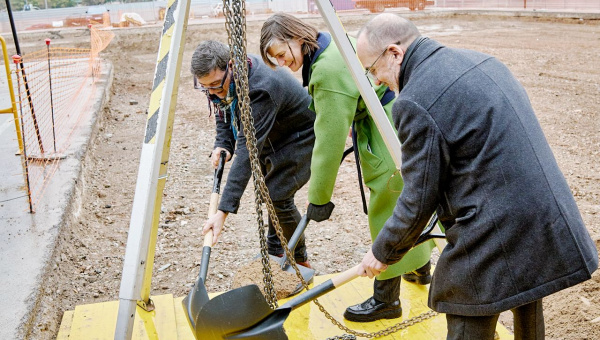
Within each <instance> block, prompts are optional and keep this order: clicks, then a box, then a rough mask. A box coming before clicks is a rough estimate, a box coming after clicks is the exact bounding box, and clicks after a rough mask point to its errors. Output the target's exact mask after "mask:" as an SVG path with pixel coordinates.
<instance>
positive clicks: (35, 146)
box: [14, 27, 114, 212]
mask: <svg viewBox="0 0 600 340" xmlns="http://www.w3.org/2000/svg"><path fill="white" fill-rule="evenodd" d="M90 32H91V43H90V45H91V46H90V48H89V49H83V48H64V47H52V46H51V43H50V44H49V45H47V46H45V48H43V49H41V50H38V51H35V52H32V53H28V54H25V55H23V56H22V57H21V59H20V62H19V60H18V59H16V61H17V62H15V64H14V65H15V67H16V75H17V82H16V84H15V85H16V87H17V90H16V91H15V92H16V96H17V98H16V100H17V108H18V111H19V119H20V123H21V129H22V135H23V145H24V153H23V157H22V160H23V169H24V170H25V173H24V178H25V182H26V190H28V195H29V199H30V207H29V208H30V210H31V211H32V212H33V211H34V210H35V208H34V207H35V205H36V203H38V202H39V200H40V198H41V197H42V196H43V194H44V191H45V189H46V187H47V185H48V182H49V181H50V179H51V178H52V176H53V175H54V173H55V172H56V170H57V169H58V167H59V165H60V162H61V161H63V160H64V159H65V157H66V156H68V154H67V151H68V149H69V146H70V142H71V137H72V135H73V132H74V131H75V130H76V129H77V127H78V126H79V125H80V122H81V119H82V118H83V117H84V116H85V115H86V113H88V112H89V111H90V108H91V106H90V105H91V104H92V103H91V99H92V98H93V97H94V95H95V92H96V91H95V90H96V80H97V76H98V75H99V74H100V72H101V66H102V64H101V60H100V58H99V53H100V51H101V50H102V49H104V48H106V46H107V45H108V44H109V43H110V40H111V39H112V38H113V37H114V34H113V33H112V32H100V31H98V29H96V28H95V27H90Z"/></svg>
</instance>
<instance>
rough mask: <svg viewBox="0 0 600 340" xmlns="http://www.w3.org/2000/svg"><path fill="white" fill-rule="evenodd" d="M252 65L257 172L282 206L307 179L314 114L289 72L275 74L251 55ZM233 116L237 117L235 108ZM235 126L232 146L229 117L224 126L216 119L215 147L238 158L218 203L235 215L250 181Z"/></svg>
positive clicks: (250, 82)
mask: <svg viewBox="0 0 600 340" xmlns="http://www.w3.org/2000/svg"><path fill="white" fill-rule="evenodd" d="M250 60H251V65H252V66H251V67H250V69H249V72H248V87H249V97H250V108H251V110H252V118H253V119H254V129H255V135H256V140H257V141H256V144H257V148H258V156H259V160H260V165H261V171H262V172H263V175H264V176H265V184H266V185H267V187H268V189H269V195H270V196H271V199H272V200H273V201H282V200H286V199H289V198H291V197H293V196H294V194H295V193H296V191H298V189H300V188H301V187H302V186H303V185H304V184H306V182H308V179H309V178H310V159H311V156H312V149H313V145H314V142H315V134H314V131H313V124H314V122H315V113H314V112H312V111H311V110H309V109H308V106H309V104H310V101H311V99H310V96H309V95H308V91H307V90H306V89H305V88H303V87H302V85H301V84H300V82H299V81H298V80H297V79H296V78H294V76H293V75H292V74H291V73H290V72H289V71H288V70H286V69H283V68H277V69H276V70H273V69H271V68H270V67H268V66H266V65H265V64H264V62H263V61H262V59H261V58H260V57H257V56H255V55H251V56H250ZM236 114H237V115H238V117H239V105H238V108H237V109H236ZM217 116H218V115H217ZM238 121H239V120H238ZM239 125H240V126H239V128H240V129H239V130H240V131H239V133H238V140H237V143H236V140H235V139H234V137H233V132H232V130H231V126H230V118H229V117H227V120H226V121H225V120H224V119H222V118H220V117H217V135H216V139H215V145H214V146H215V147H223V148H225V149H227V150H228V151H229V152H231V153H232V154H233V149H234V148H235V155H236V157H235V158H234V160H233V163H232V165H231V168H230V169H229V174H228V175H227V183H226V185H225V188H224V189H223V192H222V197H221V202H220V203H219V210H222V211H226V212H233V213H236V212H237V210H238V208H239V205H240V198H241V197H242V194H243V193H244V190H245V189H246V186H247V185H248V181H249V180H250V177H251V176H252V173H251V167H250V159H249V155H248V149H247V148H246V137H245V135H244V131H243V128H242V123H241V122H239ZM236 144H237V146H236Z"/></svg>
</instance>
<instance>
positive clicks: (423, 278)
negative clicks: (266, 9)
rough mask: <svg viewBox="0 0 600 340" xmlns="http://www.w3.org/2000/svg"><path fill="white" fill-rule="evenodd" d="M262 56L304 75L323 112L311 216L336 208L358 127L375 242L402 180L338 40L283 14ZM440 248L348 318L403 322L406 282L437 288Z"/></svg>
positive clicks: (405, 265) (267, 30) (397, 270)
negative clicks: (339, 180) (433, 270)
mask: <svg viewBox="0 0 600 340" xmlns="http://www.w3.org/2000/svg"><path fill="white" fill-rule="evenodd" d="M353 43H354V41H353ZM260 51H261V55H262V58H263V60H264V61H265V63H266V64H267V65H270V66H272V67H275V66H276V65H277V64H278V65H279V66H287V67H289V68H290V70H292V71H293V72H296V71H299V70H302V79H303V85H304V86H308V92H309V94H310V95H311V97H312V102H311V105H310V108H311V109H312V110H313V111H314V112H315V113H316V120H315V125H314V130H315V137H316V139H315V146H314V149H313V154H312V160H311V176H310V182H309V189H308V200H309V208H308V213H309V215H310V212H311V211H313V212H314V211H317V212H319V211H325V210H327V208H328V207H329V206H331V202H330V201H331V196H332V194H333V188H334V185H335V179H336V177H337V173H338V169H339V166H340V160H341V159H342V155H343V153H344V148H345V143H346V138H347V136H348V130H349V129H350V127H351V126H352V127H353V131H354V132H353V133H356V141H357V143H356V144H357V145H356V146H357V149H358V154H359V156H360V167H361V169H362V174H363V179H364V183H365V185H366V186H367V187H368V188H369V189H370V195H369V205H368V220H369V228H370V231H371V238H372V239H373V240H374V239H375V238H376V237H377V234H378V233H379V231H380V230H381V229H382V228H383V225H384V223H385V221H386V220H387V219H388V218H389V217H390V216H391V214H392V212H393V210H394V207H395V205H396V201H397V200H398V196H399V195H400V191H401V190H402V179H401V176H399V175H396V176H394V173H395V172H396V166H395V164H394V161H393V159H392V157H391V155H390V153H389V151H388V150H387V147H386V145H385V143H384V141H383V138H382V137H381V135H380V133H379V131H378V130H377V126H376V125H375V121H374V120H373V118H372V117H371V115H370V114H369V112H368V110H367V108H366V105H365V103H364V101H363V100H362V99H361V98H360V93H359V91H358V88H357V87H356V84H355V83H354V80H353V79H352V76H351V74H350V71H349V70H348V68H347V67H346V63H345V62H344V60H343V58H342V55H341V53H340V52H339V50H338V48H337V46H336V45H335V42H334V41H332V39H331V35H329V33H326V32H319V31H318V30H317V29H316V28H314V27H312V26H310V25H308V24H306V23H304V22H303V21H301V20H300V19H298V18H296V17H294V16H292V15H289V14H284V13H277V14H275V15H273V16H271V17H270V18H269V19H267V21H265V23H264V24H263V27H262V30H261V39H260ZM375 90H376V92H377V94H378V96H379V98H380V101H381V103H382V105H383V107H384V109H385V112H386V114H387V116H388V119H390V120H391V113H390V112H391V108H392V105H393V102H394V93H393V92H391V91H390V90H389V89H388V88H387V87H377V88H376V89H375ZM316 215H319V214H316ZM320 215H323V214H320ZM325 215H328V214H327V213H325ZM327 218H328V216H325V217H324V218H323V219H327ZM317 221H318V220H317ZM432 248H433V242H428V243H424V244H421V245H419V246H418V247H416V248H414V249H412V250H411V251H410V252H409V253H408V254H407V255H406V256H405V257H404V258H403V259H402V261H400V262H398V263H396V264H394V265H391V266H389V267H388V268H387V270H385V271H384V272H382V273H381V274H380V275H379V276H378V277H377V278H376V279H375V283H374V293H373V297H371V298H369V299H367V300H366V301H364V302H362V303H360V304H357V305H354V306H350V307H348V308H347V309H346V312H345V313H344V317H345V318H346V319H348V320H350V321H356V322H369V321H375V320H379V319H383V318H387V319H391V318H397V317H399V316H400V315H401V314H402V308H401V306H400V281H401V280H400V277H401V275H402V276H404V277H405V279H407V280H410V281H412V282H416V283H420V284H427V283H429V282H430V281H431V276H430V273H429V267H430V266H429V257H430V255H431V249H432ZM406 273H408V274H406ZM403 274H406V275H403Z"/></svg>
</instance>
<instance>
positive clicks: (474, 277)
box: [357, 14, 598, 340]
mask: <svg viewBox="0 0 600 340" xmlns="http://www.w3.org/2000/svg"><path fill="white" fill-rule="evenodd" d="M357 52H358V56H359V58H360V60H361V62H362V63H363V65H365V66H368V67H367V71H368V73H369V74H370V76H371V77H372V79H373V80H374V81H375V83H377V84H379V83H385V84H387V85H388V86H389V87H390V88H391V89H393V90H395V91H396V92H398V93H399V94H398V97H397V99H396V102H395V104H394V107H393V115H394V123H395V125H396V128H397V129H398V138H399V139H400V142H401V143H402V169H401V171H402V176H403V177H404V189H403V191H402V194H401V195H400V197H399V199H398V202H397V205H396V208H395V210H394V213H393V215H392V217H391V218H390V219H389V220H388V221H387V223H386V224H385V226H384V228H383V230H382V231H381V233H379V236H378V237H377V239H376V240H375V242H374V244H373V246H372V248H371V250H370V251H369V252H368V253H367V255H365V257H364V259H363V261H362V263H361V266H360V270H359V271H360V274H362V275H367V276H369V277H371V276H373V275H377V274H378V273H379V272H380V271H381V270H382V269H385V267H386V265H388V264H392V263H395V262H397V261H399V260H400V259H401V258H402V256H403V255H404V254H406V252H407V251H408V250H409V249H410V248H411V247H412V246H413V244H414V243H415V241H416V240H417V238H418V236H419V234H420V233H421V232H422V230H423V229H424V227H425V225H426V223H427V220H428V219H429V217H430V216H431V215H432V214H433V213H434V212H437V214H438V216H439V219H440V221H441V222H442V224H443V225H444V227H445V229H446V238H447V241H448V245H447V246H446V248H445V249H444V250H443V252H442V253H441V255H440V258H439V261H438V263H437V267H436V269H435V274H434V276H433V281H432V284H431V289H430V293H429V306H430V307H431V308H432V309H434V310H436V311H438V312H442V313H446V314H447V315H446V319H447V323H448V336H447V339H477V340H485V339H490V340H491V339H493V338H494V330H495V325H496V322H497V320H498V315H499V313H501V312H503V311H506V310H512V311H513V313H514V316H515V318H514V325H515V327H514V329H515V339H543V338H544V319H543V312H542V298H543V297H545V296H547V295H549V294H552V293H555V292H557V291H559V290H561V289H565V288H567V287H571V286H573V285H575V284H578V283H580V282H582V281H585V280H588V279H589V278H590V277H591V274H592V273H593V272H594V271H595V270H596V269H597V267H598V252H597V249H596V247H595V245H594V243H593V241H592V239H591V238H590V236H589V234H588V231H587V230H586V228H585V226H584V224H583V221H582V218H581V215H580V213H579V210H578V208H577V205H576V204H575V200H574V198H573V195H572V194H571V191H570V190H569V186H568V185H567V182H566V180H565V178H564V176H563V174H562V173H561V171H560V169H559V168H558V165H557V163H556V160H555V158H554V156H553V154H552V151H551V149H550V147H549V145H548V142H547V141H546V138H545V136H544V134H543V132H542V129H541V127H540V125H539V123H538V121H537V119H536V117H535V114H534V112H533V109H532V106H531V103H530V102H529V99H528V97H527V94H526V92H525V90H524V89H523V87H522V86H521V84H520V83H519V82H518V81H517V80H516V79H515V77H514V76H513V75H512V74H511V73H510V71H509V70H508V68H507V67H506V66H504V65H503V64H502V63H501V62H499V61H498V60H497V59H495V58H493V57H491V56H489V55H485V54H482V53H478V52H475V51H469V50H460V49H453V48H448V47H445V46H443V45H441V44H440V43H438V42H436V41H434V40H431V39H428V38H425V37H422V36H421V35H420V33H419V31H418V29H417V28H416V27H415V25H414V24H412V23H411V22H410V21H408V20H406V19H403V18H401V17H399V16H397V15H393V14H382V15H379V16H377V17H375V18H373V19H372V20H371V21H370V22H369V23H367V24H366V25H365V27H363V28H362V29H361V31H360V32H359V36H358V42H357Z"/></svg>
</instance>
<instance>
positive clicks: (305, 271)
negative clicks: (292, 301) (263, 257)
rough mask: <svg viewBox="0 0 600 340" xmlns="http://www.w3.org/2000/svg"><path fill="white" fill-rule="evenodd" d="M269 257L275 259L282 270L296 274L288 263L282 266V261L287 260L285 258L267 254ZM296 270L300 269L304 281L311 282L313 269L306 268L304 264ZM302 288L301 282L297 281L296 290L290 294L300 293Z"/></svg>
mask: <svg viewBox="0 0 600 340" xmlns="http://www.w3.org/2000/svg"><path fill="white" fill-rule="evenodd" d="M269 257H271V260H273V261H275V262H276V263H277V264H278V265H279V267H280V268H283V270H284V271H286V272H288V273H292V274H294V275H296V271H295V270H294V268H292V266H291V265H290V264H289V263H288V264H287V265H286V266H285V267H284V266H283V265H284V262H287V261H286V259H285V258H281V257H277V256H272V255H269ZM298 270H299V271H300V274H301V275H302V278H303V279H304V281H306V283H308V284H311V283H312V282H313V279H314V277H315V270H314V269H311V268H306V267H304V266H300V265H299V266H298ZM302 289H304V286H302V283H298V286H297V287H296V290H294V291H293V292H292V293H291V294H290V295H296V294H298V293H300V292H301V291H302Z"/></svg>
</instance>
